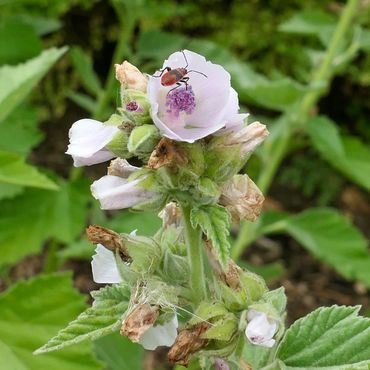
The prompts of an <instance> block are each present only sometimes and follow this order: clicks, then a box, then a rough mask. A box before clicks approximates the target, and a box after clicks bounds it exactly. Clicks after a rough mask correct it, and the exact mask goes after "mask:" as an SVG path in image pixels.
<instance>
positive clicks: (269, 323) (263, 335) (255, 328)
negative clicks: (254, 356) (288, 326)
mask: <svg viewBox="0 0 370 370" xmlns="http://www.w3.org/2000/svg"><path fill="white" fill-rule="evenodd" d="M248 320H249V323H248V325H247V327H246V329H245V335H246V336H247V338H248V340H249V341H250V342H251V343H252V344H254V345H257V346H263V347H272V346H273V345H274V344H275V340H274V339H273V336H274V335H275V333H276V330H277V323H276V321H274V320H269V319H268V317H267V315H266V314H265V313H264V312H257V311H255V310H250V311H249V312H248Z"/></svg>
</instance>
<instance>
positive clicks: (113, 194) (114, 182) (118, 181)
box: [91, 175, 153, 209]
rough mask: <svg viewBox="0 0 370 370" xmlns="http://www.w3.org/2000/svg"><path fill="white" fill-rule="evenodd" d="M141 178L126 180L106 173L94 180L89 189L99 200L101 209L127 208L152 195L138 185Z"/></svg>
mask: <svg viewBox="0 0 370 370" xmlns="http://www.w3.org/2000/svg"><path fill="white" fill-rule="evenodd" d="M142 180H143V178H140V179H137V180H134V181H128V180H127V179H123V178H122V177H119V176H111V175H106V176H103V177H102V178H101V179H99V180H97V181H94V183H93V184H92V185H91V191H92V194H93V196H94V198H95V199H98V200H99V202H100V206H101V209H123V208H129V207H133V206H135V205H137V204H139V203H142V202H143V201H145V200H148V199H150V198H151V197H152V196H153V193H152V192H150V191H147V190H145V189H143V188H141V187H140V186H138V184H139V183H140V182H141V181H142Z"/></svg>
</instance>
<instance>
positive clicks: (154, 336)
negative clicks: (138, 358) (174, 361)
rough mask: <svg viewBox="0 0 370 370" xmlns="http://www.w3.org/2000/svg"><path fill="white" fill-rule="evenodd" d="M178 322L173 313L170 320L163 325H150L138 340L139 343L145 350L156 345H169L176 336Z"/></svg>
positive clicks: (151, 349) (173, 341)
mask: <svg viewBox="0 0 370 370" xmlns="http://www.w3.org/2000/svg"><path fill="white" fill-rule="evenodd" d="M178 325H179V323H178V321H177V316H176V315H174V317H173V318H172V320H170V321H168V322H166V323H165V324H164V325H157V326H152V327H151V328H149V329H148V330H147V331H146V332H145V333H144V334H143V335H142V336H141V337H140V340H139V343H140V344H141V345H142V346H143V347H144V348H145V349H147V350H150V351H153V350H155V349H156V348H157V347H160V346H166V347H171V346H172V345H173V344H174V343H175V340H176V337H177V327H178Z"/></svg>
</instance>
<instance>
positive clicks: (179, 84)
mask: <svg viewBox="0 0 370 370" xmlns="http://www.w3.org/2000/svg"><path fill="white" fill-rule="evenodd" d="M180 86H181V83H180V82H176V86H175V87H174V88H172V89H171V90H168V93H167V96H168V94H169V93H170V92H171V91H173V90H176V89H177V88H179V87H180Z"/></svg>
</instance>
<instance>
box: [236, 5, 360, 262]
mask: <svg viewBox="0 0 370 370" xmlns="http://www.w3.org/2000/svg"><path fill="white" fill-rule="evenodd" d="M358 4H359V0H349V1H348V2H347V4H346V6H345V8H344V9H343V11H342V14H341V16H340V19H339V22H338V25H337V27H336V29H335V31H334V34H333V36H332V39H331V41H330V44H329V47H328V49H327V51H326V54H325V57H324V59H323V60H322V62H321V63H320V65H319V66H318V67H317V69H315V70H314V71H313V73H312V76H313V77H312V81H311V85H312V86H315V85H317V84H319V83H324V84H325V86H328V85H329V83H330V80H331V78H332V71H331V69H332V65H333V60H334V58H335V56H336V54H337V50H338V48H339V46H340V42H341V40H342V39H343V37H344V36H345V34H346V32H347V31H348V29H349V28H350V27H351V23H352V20H353V18H354V16H355V14H356V10H357V7H358ZM322 94H323V91H322V90H319V89H311V90H309V91H308V92H307V93H306V94H305V95H304V97H303V98H302V100H301V102H300V104H299V106H298V108H297V114H296V115H291V114H290V113H289V112H288V113H286V117H283V118H282V119H286V120H289V121H290V122H289V124H288V125H287V132H286V133H285V134H284V136H281V137H280V138H279V139H278V140H279V142H278V143H277V145H276V147H275V148H274V152H273V155H272V156H271V158H270V161H269V162H268V163H267V164H266V166H265V167H263V169H262V172H261V174H260V176H259V178H258V181H257V185H258V187H259V188H260V189H261V191H262V192H263V193H265V194H267V193H268V190H269V188H270V186H271V183H272V180H273V179H274V177H275V175H276V172H277V171H278V169H279V167H280V164H281V162H282V161H283V160H284V158H285V155H286V154H287V152H288V148H289V146H290V144H291V138H292V136H293V133H294V131H295V129H296V127H297V124H303V125H304V124H305V122H306V121H307V117H308V116H309V114H310V111H311V109H312V107H313V106H314V105H315V104H316V103H317V101H318V100H319V98H320V97H321V95H322ZM255 238H256V227H255V226H254V225H253V224H252V223H251V222H248V221H244V222H243V223H242V225H241V228H240V232H239V235H238V238H237V240H236V241H235V243H234V245H233V249H232V257H233V258H234V259H235V260H237V259H238V258H240V256H241V255H242V253H243V251H244V250H245V249H246V248H247V247H248V246H249V244H250V243H251V242H252V241H254V240H255Z"/></svg>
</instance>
